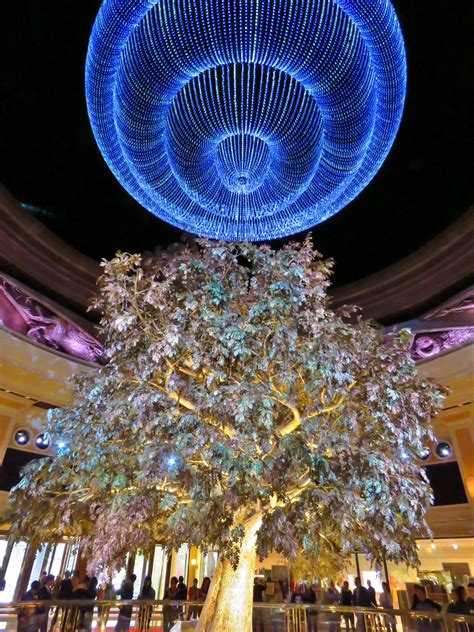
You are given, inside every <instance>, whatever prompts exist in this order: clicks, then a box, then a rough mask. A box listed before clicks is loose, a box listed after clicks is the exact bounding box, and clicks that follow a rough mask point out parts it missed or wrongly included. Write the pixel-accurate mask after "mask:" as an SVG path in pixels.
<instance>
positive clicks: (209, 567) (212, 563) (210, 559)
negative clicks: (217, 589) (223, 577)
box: [203, 551, 218, 579]
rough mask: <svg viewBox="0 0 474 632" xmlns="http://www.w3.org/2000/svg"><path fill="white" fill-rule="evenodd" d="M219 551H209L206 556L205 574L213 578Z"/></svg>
mask: <svg viewBox="0 0 474 632" xmlns="http://www.w3.org/2000/svg"><path fill="white" fill-rule="evenodd" d="M217 556H218V553H217V551H209V552H208V554H207V555H206V557H205V558H204V575H203V577H209V578H211V579H212V577H213V575H214V572H215V570H216V566H217Z"/></svg>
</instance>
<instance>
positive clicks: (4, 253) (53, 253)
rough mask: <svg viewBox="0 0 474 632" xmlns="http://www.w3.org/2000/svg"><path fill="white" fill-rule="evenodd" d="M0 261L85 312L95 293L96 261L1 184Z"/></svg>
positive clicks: (20, 277)
mask: <svg viewBox="0 0 474 632" xmlns="http://www.w3.org/2000/svg"><path fill="white" fill-rule="evenodd" d="M0 264H1V265H2V266H3V268H4V270H5V271H7V272H10V273H11V274H12V275H14V276H15V277H16V278H18V279H20V280H22V281H26V282H28V283H29V284H33V285H34V286H35V287H37V288H38V289H39V290H40V291H44V292H45V294H46V295H47V296H49V297H51V298H55V299H56V300H58V301H59V302H61V303H63V304H65V305H67V306H70V307H71V308H72V309H73V310H75V311H78V312H80V313H84V312H85V311H86V309H87V306H88V305H89V303H90V301H91V298H92V297H93V296H94V294H95V292H96V279H97V277H98V276H99V274H100V266H99V263H98V262H96V261H94V260H93V259H91V258H90V257H87V256H85V255H83V254H81V253H80V252H79V251H78V250H76V249H75V248H73V247H72V246H69V245H68V244H67V243H66V242H64V241H63V240H62V239H60V238H59V237H57V236H56V235H55V234H54V233H53V232H52V231H50V230H49V229H48V228H46V226H44V225H43V224H42V223H41V222H40V221H39V220H37V219H36V218H35V217H33V216H32V215H30V214H29V213H28V212H27V211H26V210H25V209H24V208H23V207H22V206H21V204H19V202H17V200H15V199H14V198H13V197H12V196H11V195H10V193H9V192H8V191H7V189H6V188H5V187H3V186H2V185H0Z"/></svg>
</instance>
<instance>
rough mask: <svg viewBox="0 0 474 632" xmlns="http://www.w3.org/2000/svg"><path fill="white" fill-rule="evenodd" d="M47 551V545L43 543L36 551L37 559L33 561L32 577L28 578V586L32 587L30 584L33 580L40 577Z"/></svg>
mask: <svg viewBox="0 0 474 632" xmlns="http://www.w3.org/2000/svg"><path fill="white" fill-rule="evenodd" d="M45 553H46V545H44V544H43V546H42V547H41V549H40V550H38V551H36V556H35V561H34V563H33V568H32V569H31V574H30V578H29V580H28V588H29V587H30V584H31V582H32V581H34V580H35V579H39V578H40V575H41V569H42V567H43V560H44V556H45Z"/></svg>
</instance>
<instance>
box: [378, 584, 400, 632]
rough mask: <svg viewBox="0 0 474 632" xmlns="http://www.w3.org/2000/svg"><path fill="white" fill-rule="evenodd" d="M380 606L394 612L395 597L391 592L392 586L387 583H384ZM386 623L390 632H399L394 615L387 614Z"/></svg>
mask: <svg viewBox="0 0 474 632" xmlns="http://www.w3.org/2000/svg"><path fill="white" fill-rule="evenodd" d="M379 604H380V605H381V607H382V608H384V609H385V610H393V597H392V593H391V592H390V586H389V585H388V583H387V582H382V592H381V593H380V599H379ZM384 621H385V627H386V628H387V630H388V632H397V624H396V621H395V617H394V616H393V614H385V615H384Z"/></svg>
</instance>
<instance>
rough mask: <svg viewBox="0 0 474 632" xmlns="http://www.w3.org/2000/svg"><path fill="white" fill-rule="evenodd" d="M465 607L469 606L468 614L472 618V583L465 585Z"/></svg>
mask: <svg viewBox="0 0 474 632" xmlns="http://www.w3.org/2000/svg"><path fill="white" fill-rule="evenodd" d="M467 605H468V606H469V614H470V615H471V616H474V582H469V583H468V585H467Z"/></svg>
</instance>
